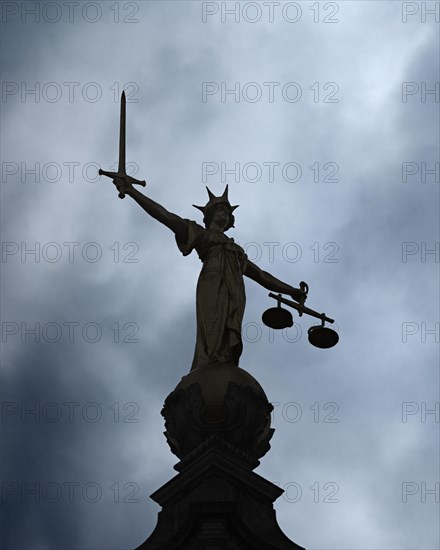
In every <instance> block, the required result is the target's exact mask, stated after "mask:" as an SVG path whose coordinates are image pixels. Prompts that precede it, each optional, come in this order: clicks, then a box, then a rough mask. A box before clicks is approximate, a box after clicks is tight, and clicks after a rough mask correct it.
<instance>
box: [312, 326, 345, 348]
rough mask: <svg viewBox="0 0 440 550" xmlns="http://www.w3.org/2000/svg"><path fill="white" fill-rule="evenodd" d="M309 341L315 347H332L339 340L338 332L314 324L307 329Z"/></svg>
mask: <svg viewBox="0 0 440 550" xmlns="http://www.w3.org/2000/svg"><path fill="white" fill-rule="evenodd" d="M308 334H309V342H310V343H311V344H312V345H313V346H315V347H317V348H322V349H326V348H332V347H333V346H336V344H337V343H338V342H339V336H338V333H337V332H335V331H334V330H333V329H331V328H328V327H323V326H321V325H315V326H313V327H310V328H309V330H308Z"/></svg>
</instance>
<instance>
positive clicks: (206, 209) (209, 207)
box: [193, 185, 239, 231]
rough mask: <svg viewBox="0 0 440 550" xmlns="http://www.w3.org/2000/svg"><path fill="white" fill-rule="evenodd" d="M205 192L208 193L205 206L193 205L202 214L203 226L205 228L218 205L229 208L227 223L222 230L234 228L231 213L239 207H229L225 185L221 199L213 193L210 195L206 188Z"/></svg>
mask: <svg viewBox="0 0 440 550" xmlns="http://www.w3.org/2000/svg"><path fill="white" fill-rule="evenodd" d="M206 190H207V191H208V195H209V201H208V202H207V203H206V204H205V206H197V205H196V204H193V206H194V208H197V209H198V210H200V211H201V212H203V222H204V224H205V225H206V226H207V225H208V222H209V217H210V214H211V213H212V211H213V209H214V208H215V207H216V206H217V205H218V204H226V206H227V207H228V208H229V223H228V225H227V226H226V227H225V229H224V230H225V231H227V230H228V229H229V228H231V227H234V216H233V214H232V213H233V212H234V210H235V209H236V208H238V207H239V205H238V204H236V205H235V206H231V204H230V202H229V200H228V186H227V185H226V187H225V190H224V191H223V195H222V196H221V197H216V196H215V195H214V194H213V193H211V191H210V190H209V189H208V187H206Z"/></svg>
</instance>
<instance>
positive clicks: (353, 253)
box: [0, 0, 440, 550]
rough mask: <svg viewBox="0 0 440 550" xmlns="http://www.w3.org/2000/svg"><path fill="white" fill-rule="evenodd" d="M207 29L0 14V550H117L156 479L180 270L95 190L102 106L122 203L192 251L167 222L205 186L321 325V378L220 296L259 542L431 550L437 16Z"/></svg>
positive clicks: (96, 17) (179, 306) (187, 208)
mask: <svg viewBox="0 0 440 550" xmlns="http://www.w3.org/2000/svg"><path fill="white" fill-rule="evenodd" d="M435 5H436V9H437V13H426V10H425V8H426V7H428V8H429V7H431V8H432V6H434V7H435ZM234 6H235V3H234V2H226V3H225V2H222V3H220V2H198V1H179V2H173V1H163V2H154V1H141V2H118V1H116V2H76V3H67V2H63V3H61V2H60V3H54V2H45V1H41V2H38V3H36V2H3V3H2V48H1V49H2V52H1V68H2V103H1V109H2V128H1V138H2V181H1V198H2V212H1V214H2V223H1V229H2V266H1V267H2V368H1V389H2V424H1V427H2V431H3V434H4V435H3V441H4V442H5V443H6V445H5V444H3V445H2V458H1V466H2V474H1V479H2V494H3V496H2V502H3V506H4V509H5V511H4V513H3V519H4V522H3V526H2V537H1V543H0V544H1V548H5V549H6V548H7V549H21V550H24V549H25V550H43V549H44V550H54V549H57V550H58V549H66V550H67V549H69V550H98V549H106V550H113V549H114V550H116V549H118V550H119V549H127V550H128V549H131V548H135V547H137V546H138V545H139V544H141V543H142V542H143V541H144V540H145V539H146V538H147V537H148V536H149V534H150V533H151V531H152V530H153V528H154V526H155V525H156V520H157V513H158V511H159V507H158V506H157V505H156V504H155V503H154V502H153V501H152V500H151V499H150V498H149V495H150V494H151V493H153V492H154V491H155V490H156V489H158V488H159V487H161V486H162V485H163V484H164V483H165V482H167V481H168V480H169V479H170V478H171V477H172V476H173V475H174V474H175V473H176V472H175V471H174V470H173V465H174V464H175V463H176V462H177V461H178V459H177V457H175V456H174V455H172V454H171V452H170V451H169V448H168V446H167V444H166V441H165V438H164V436H163V431H164V426H163V418H162V417H161V416H160V410H161V407H162V404H163V401H164V399H165V397H166V396H167V395H168V393H170V392H171V391H172V390H173V389H174V387H175V386H176V384H177V383H178V382H179V381H180V379H181V377H182V376H184V375H185V374H187V373H188V372H189V369H190V366H191V361H192V355H193V350H194V338H195V287H196V282H197V277H198V273H199V270H200V267H201V264H200V261H199V259H198V258H197V255H196V254H195V253H193V254H192V255H191V256H189V257H186V258H184V257H183V256H182V255H181V253H180V252H179V251H178V249H177V247H176V244H175V240H174V236H173V234H172V233H171V232H170V231H169V230H168V229H167V228H165V227H163V226H161V225H160V224H158V223H157V222H156V221H154V220H153V219H152V218H149V217H148V215H147V214H146V213H145V212H144V211H143V210H142V209H141V208H140V207H139V206H138V205H137V204H136V203H135V202H134V201H133V200H132V199H131V198H130V197H127V198H126V199H125V200H123V201H121V200H120V199H119V198H118V196H117V191H116V189H115V188H114V186H113V185H112V183H111V181H110V180H109V179H107V178H99V177H98V176H97V169H98V168H99V167H102V168H104V169H110V168H112V169H114V167H115V162H116V161H117V154H118V123H119V120H118V119H119V96H120V93H121V91H122V89H125V90H126V93H127V162H128V168H129V170H130V171H131V173H133V174H136V177H138V178H139V179H145V180H146V181H147V187H146V188H145V189H142V192H144V193H146V194H147V195H148V196H149V197H151V198H152V199H154V200H155V201H157V202H159V203H161V204H163V205H164V206H165V207H166V208H167V209H169V210H170V211H172V212H175V213H177V214H179V215H181V216H182V217H184V218H189V219H194V220H196V221H198V222H199V223H201V215H200V212H198V211H197V210H195V209H194V208H193V207H192V206H191V205H192V204H205V202H206V200H207V194H206V190H205V185H208V186H209V187H210V189H211V190H212V191H213V192H214V193H215V194H217V195H219V194H221V193H222V192H223V189H224V186H225V184H226V183H228V184H229V195H230V199H231V202H232V203H233V204H239V205H240V208H239V209H238V210H237V211H236V213H235V214H236V224H235V228H234V229H232V230H231V231H230V232H229V236H231V237H233V238H234V239H235V240H236V241H237V242H239V243H240V244H241V245H242V246H243V247H244V248H245V250H246V252H247V254H248V256H249V258H250V259H251V260H253V261H254V262H256V263H257V264H258V265H259V266H260V267H261V268H262V269H265V270H267V271H269V272H271V273H272V274H273V275H275V276H276V277H278V278H280V279H281V280H283V281H285V282H287V283H289V284H292V285H294V286H298V283H299V281H301V280H304V281H306V282H307V283H308V284H309V287H310V292H309V298H308V305H309V307H312V308H313V309H317V310H318V311H320V312H321V311H325V312H326V313H327V314H328V315H329V316H331V317H334V318H335V320H336V323H337V326H336V328H337V330H338V332H339V334H340V342H339V344H338V345H337V346H336V347H335V348H333V349H330V350H320V349H317V348H314V347H312V346H311V345H310V344H309V342H308V341H307V329H308V327H309V326H310V325H312V324H314V320H313V319H312V318H310V317H309V318H306V317H302V318H301V319H298V317H296V318H295V322H296V324H295V326H294V327H293V328H292V329H289V330H288V331H287V332H286V331H285V332H284V333H282V332H276V333H274V332H270V331H269V329H268V328H267V327H265V326H264V325H263V324H262V321H261V315H262V313H263V311H264V310H265V309H266V308H268V307H272V306H273V305H274V303H273V300H271V299H270V298H269V297H268V296H267V291H266V290H265V289H263V288H261V287H260V286H258V285H257V284H256V283H254V282H253V281H251V280H247V281H246V294H247V309H246V314H245V319H244V325H243V338H244V352H243V355H242V358H241V362H240V366H241V367H242V368H244V369H246V370H248V371H249V372H250V373H251V374H252V375H253V376H254V377H255V378H256V379H257V380H258V381H259V382H260V383H261V385H262V386H263V388H264V389H265V391H266V394H267V396H268V399H269V401H271V402H272V403H273V404H274V407H275V409H274V413H273V424H272V426H273V427H274V428H275V429H276V431H275V435H274V437H273V439H272V449H271V451H270V452H269V453H268V454H267V455H266V456H265V457H264V458H263V459H262V461H261V465H260V466H259V467H258V468H257V470H256V472H257V473H258V474H260V475H261V476H263V477H265V478H267V479H269V480H270V481H272V482H274V483H277V484H279V485H280V486H281V487H282V488H284V489H285V493H284V495H283V496H281V497H280V498H279V499H278V501H277V502H276V511H277V518H278V522H279V525H280V526H281V528H282V529H283V531H284V532H285V533H286V535H287V536H288V537H289V538H291V539H292V540H294V541H295V542H296V543H298V544H300V545H302V546H304V547H306V548H308V549H325V550H348V549H357V550H361V549H363V550H367V549H368V550H391V549H399V550H410V549H415V548H419V549H422V548H423V549H426V550H428V549H436V548H439V547H440V541H439V522H438V511H439V414H440V411H439V408H440V404H439V401H440V397H439V346H438V343H439V291H438V288H439V284H438V283H439V279H438V276H439V254H440V251H439V241H440V238H439V181H440V175H439V164H438V163H439V105H440V99H439V93H440V91H439V86H440V84H439V80H440V77H439V19H440V14H439V13H438V12H439V9H440V8H439V3H438V2H437V3H434V2H428V3H419V2H404V3H401V2H397V1H392V2H386V1H380V0H379V1H374V2H373V1H372V2H368V1H339V2H314V3H313V2H297V3H295V2H288V3H283V2H264V3H259V4H257V3H255V2H241V3H240V4H238V11H236V13H235V14H234V13H231V10H233V9H234ZM424 6H425V7H424ZM234 170H235V173H234ZM430 411H431V412H430Z"/></svg>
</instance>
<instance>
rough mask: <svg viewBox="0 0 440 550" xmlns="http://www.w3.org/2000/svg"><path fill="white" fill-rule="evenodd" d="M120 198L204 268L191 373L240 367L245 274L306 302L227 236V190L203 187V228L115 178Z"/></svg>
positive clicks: (230, 224)
mask: <svg viewBox="0 0 440 550" xmlns="http://www.w3.org/2000/svg"><path fill="white" fill-rule="evenodd" d="M113 181H114V184H115V185H116V187H117V189H118V191H119V193H120V195H121V194H123V195H129V196H130V197H132V198H133V199H134V200H135V201H136V202H137V203H138V204H139V205H140V206H141V207H142V208H143V209H144V210H145V212H147V214H149V215H150V216H152V217H153V218H154V219H156V220H157V221H159V222H161V223H163V224H164V225H165V226H166V227H168V228H169V229H171V231H173V232H174V234H175V238H176V243H177V246H178V247H179V250H180V251H181V252H182V254H183V255H184V256H187V255H188V254H190V253H191V252H192V251H193V250H196V252H197V254H198V256H199V258H200V260H201V261H202V262H203V267H202V270H201V272H200V276H199V279H198V283H197V294H196V312H197V338H196V345H195V351H194V359H193V362H192V366H191V370H194V369H197V368H200V367H203V366H206V365H209V364H212V363H218V362H220V363H232V364H234V365H236V366H238V363H239V359H240V355H241V353H242V350H243V343H242V338H241V328H242V321H243V315H244V308H245V302H246V297H245V288H244V282H243V276H244V275H245V276H246V277H249V278H250V279H253V280H254V281H256V282H257V283H259V284H260V285H261V286H263V287H264V288H266V289H268V290H271V291H273V292H277V293H282V294H287V295H289V296H291V297H292V298H293V299H294V300H295V301H298V302H301V301H302V302H304V301H305V299H306V293H305V292H304V291H303V290H301V289H299V288H294V287H292V286H290V285H288V284H286V283H283V282H282V281H280V280H279V279H277V278H276V277H274V276H272V275H271V274H270V273H268V272H266V271H263V270H262V269H260V268H259V267H258V266H257V265H256V264H254V263H253V262H251V261H250V260H249V259H248V258H247V256H246V254H245V252H244V250H243V248H242V247H241V246H239V245H238V244H237V243H235V242H234V239H232V238H230V237H227V236H226V235H225V233H226V231H227V230H228V229H230V228H231V227H234V221H235V220H234V214H233V212H234V210H235V209H236V208H237V207H238V205H235V206H231V204H230V203H229V199H228V186H227V185H226V188H225V190H224V192H223V194H222V195H221V196H220V197H216V196H215V195H214V194H213V193H211V191H210V190H209V189H208V188H207V190H208V194H209V201H208V202H207V203H206V204H205V206H196V205H193V206H194V207H195V208H198V209H199V210H200V211H201V212H202V213H203V223H204V225H205V227H202V226H201V225H199V224H198V223H196V222H195V221H192V220H188V219H183V218H181V217H180V216H177V215H176V214H173V213H171V212H168V210H166V209H165V208H164V207H163V206H161V205H160V204H158V203H157V202H154V201H153V200H151V199H150V198H148V197H146V196H145V195H143V194H142V193H141V192H139V191H138V190H137V189H135V188H134V187H133V185H132V184H131V183H130V181H129V180H128V178H124V177H117V178H115V179H114V180H113Z"/></svg>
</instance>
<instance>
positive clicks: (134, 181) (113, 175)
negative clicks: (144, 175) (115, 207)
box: [98, 168, 147, 199]
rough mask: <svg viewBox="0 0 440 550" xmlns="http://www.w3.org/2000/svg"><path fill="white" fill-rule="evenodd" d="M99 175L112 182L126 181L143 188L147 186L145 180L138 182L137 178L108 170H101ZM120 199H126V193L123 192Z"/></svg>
mask: <svg viewBox="0 0 440 550" xmlns="http://www.w3.org/2000/svg"><path fill="white" fill-rule="evenodd" d="M98 174H99V175H100V176H107V177H108V178H111V179H112V180H115V179H121V180H125V181H126V182H127V183H131V184H132V185H141V186H142V187H145V186H146V185H147V183H146V181H145V180H137V179H136V178H133V177H132V176H129V175H127V174H125V173H122V172H107V171H106V170H101V168H100V169H99V171H98ZM118 197H119V198H120V199H123V198H124V197H125V193H123V192H122V191H121V192H120V193H119V195H118Z"/></svg>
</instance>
